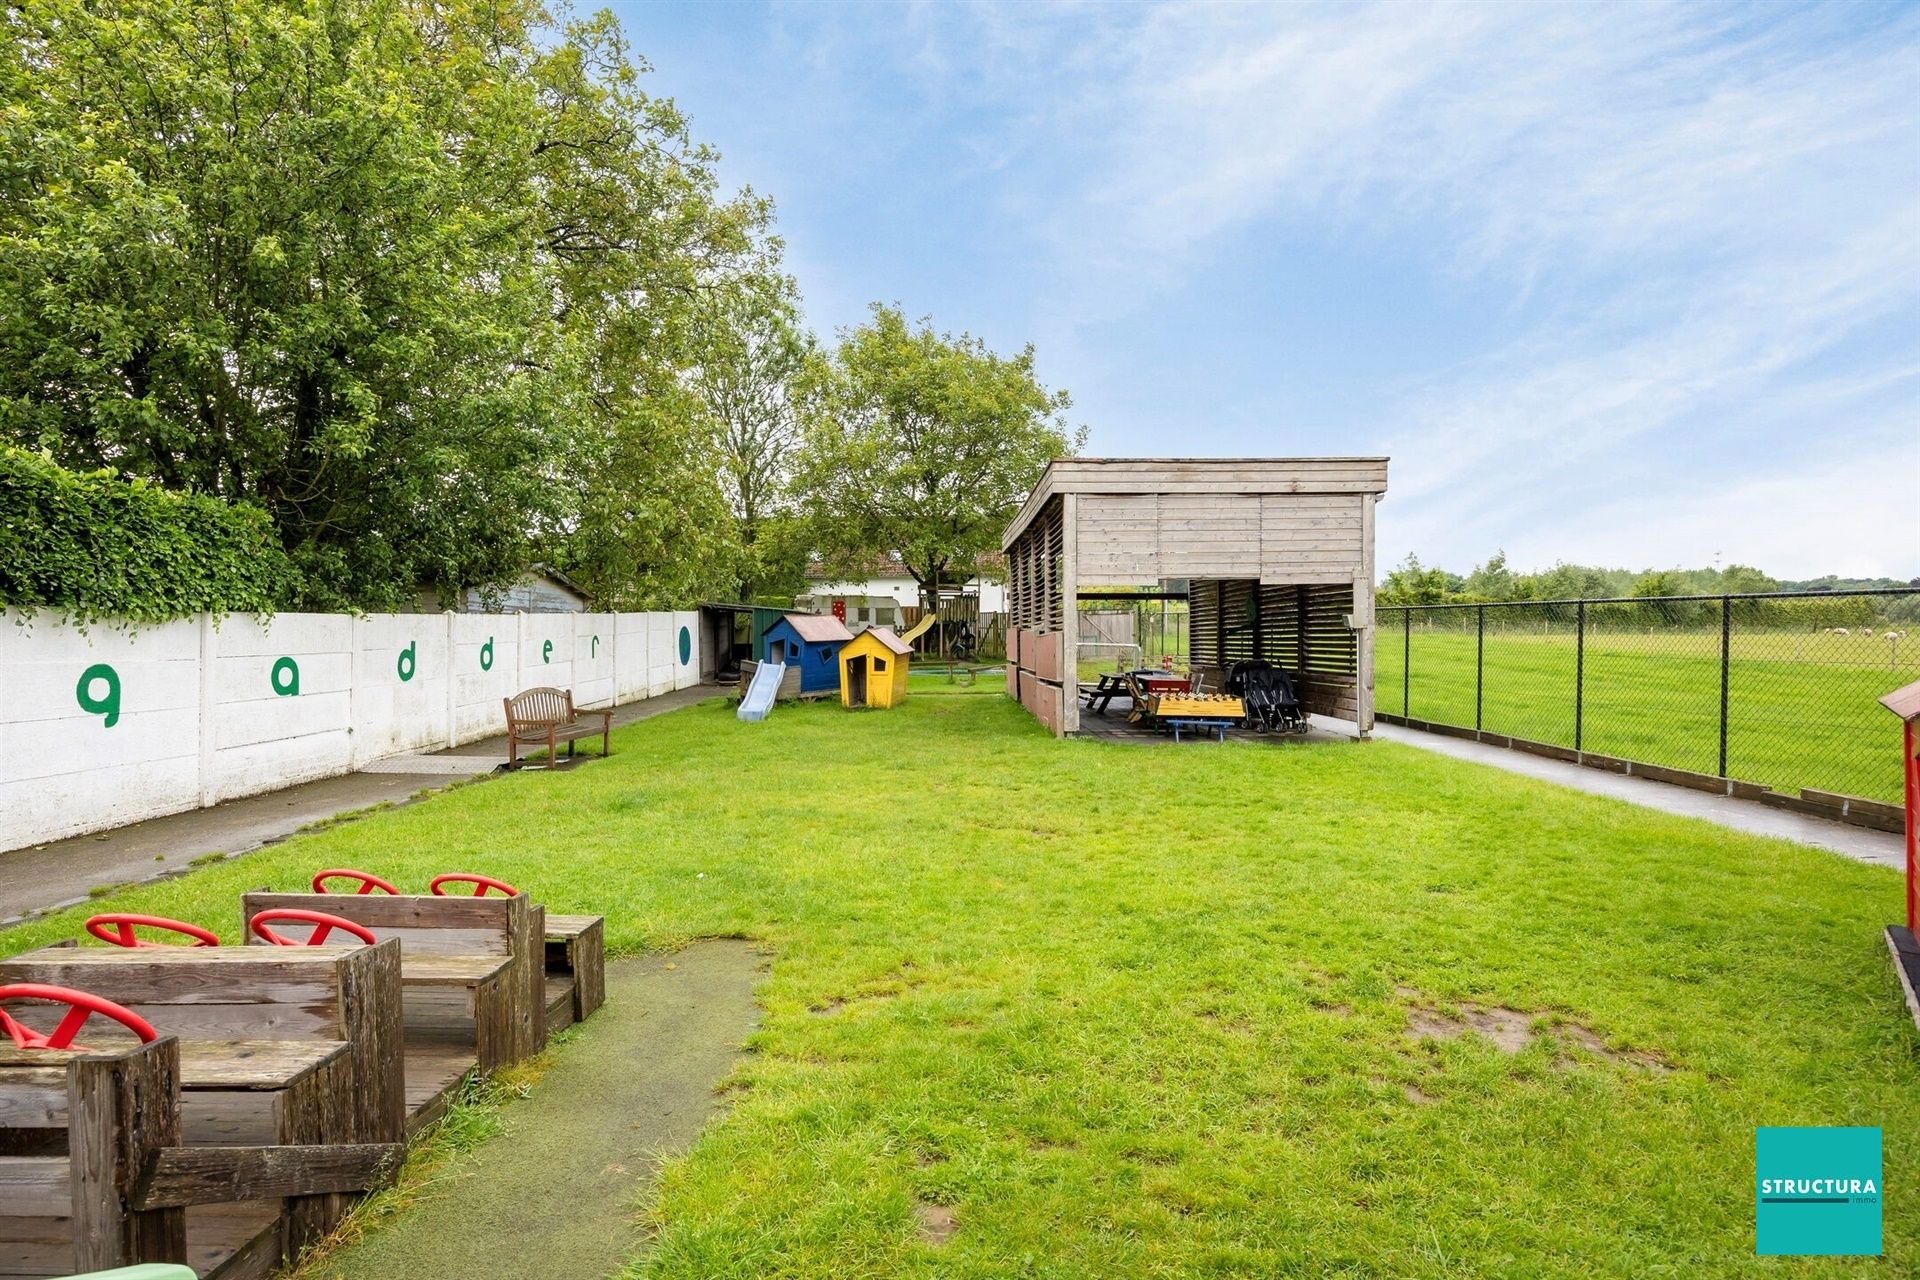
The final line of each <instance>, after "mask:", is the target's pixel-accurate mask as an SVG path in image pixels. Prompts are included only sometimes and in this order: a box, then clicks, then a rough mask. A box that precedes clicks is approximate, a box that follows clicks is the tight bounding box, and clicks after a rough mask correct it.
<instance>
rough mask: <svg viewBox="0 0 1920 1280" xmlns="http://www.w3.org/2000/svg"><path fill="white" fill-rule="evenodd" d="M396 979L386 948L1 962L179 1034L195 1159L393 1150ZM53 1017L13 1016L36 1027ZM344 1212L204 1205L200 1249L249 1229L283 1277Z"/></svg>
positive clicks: (399, 1092) (283, 1200)
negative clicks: (199, 1151)
mask: <svg viewBox="0 0 1920 1280" xmlns="http://www.w3.org/2000/svg"><path fill="white" fill-rule="evenodd" d="M399 976H400V947H399V944H397V943H391V942H389V943H382V944H381V945H379V946H375V947H367V946H352V947H335V946H327V947H299V948H290V947H289V948H274V949H273V950H270V951H269V950H260V949H255V948H246V947H219V948H206V949H200V948H181V949H177V950H176V949H172V948H143V949H140V950H123V949H120V948H112V947H108V948H94V947H84V948H83V947H73V946H55V947H47V948H43V949H42V950H39V951H33V952H28V953H26V954H25V955H21V956H15V957H13V958H11V959H8V960H4V961H0V983H11V982H44V983H50V984H52V985H55V986H66V987H74V988H77V989H79V990H82V991H91V992H93V993H94V994H96V995H100V996H105V997H106V998H107V999H109V1000H113V1001H115V1002H116V1003H119V1004H122V1005H125V1006H127V1007H128V1008H130V1009H132V1010H133V1011H134V1012H135V1013H137V1014H139V1015H140V1016H141V1017H143V1018H145V1019H146V1020H147V1021H148V1022H150V1023H152V1024H153V1026H154V1028H155V1029H156V1030H158V1031H160V1032H161V1033H162V1034H163V1035H165V1034H172V1035H173V1036H175V1037H176V1038H177V1039H178V1044H179V1048H178V1069H177V1074H178V1079H179V1086H180V1098H179V1102H178V1107H179V1111H180V1135H179V1141H181V1142H183V1143H184V1144H185V1145H186V1146H188V1147H219V1148H235V1147H308V1146H323V1145H328V1144H335V1145H340V1144H349V1145H350V1144H383V1143H397V1142H399V1141H400V1140H401V1139H402V1138H403V1136H404V1135H405V1133H406V1098H405V1091H404V1085H405V1077H404V1074H403V1063H402V1060H401V1052H402V1030H401V1025H402V1024H401V988H400V982H399ZM56 1012H57V1011H55V1010H53V1009H52V1008H51V1006H42V1007H39V1008H38V1009H36V1007H35V1006H31V1005H27V1006H22V1007H20V1008H18V1009H16V1010H15V1014H16V1016H17V1017H19V1018H20V1020H21V1021H22V1022H26V1023H29V1024H31V1023H32V1022H33V1021H34V1020H35V1019H36V1018H39V1019H46V1018H49V1017H51V1016H53V1015H54V1014H55V1013H56ZM350 1203H351V1197H350V1196H347V1195H344V1194H340V1193H336V1192H331V1191H327V1192H314V1193H311V1194H306V1195H296V1196H288V1197H274V1196H262V1197H251V1196H250V1197H248V1198H247V1199H245V1200H242V1201H239V1202H236V1203H233V1204H222V1205H218V1206H207V1207H206V1208H205V1209H204V1211H197V1212H196V1218H199V1219H205V1220H206V1221H207V1222H209V1223H213V1224H216V1228H215V1229H212V1234H211V1235H209V1234H208V1233H206V1232H201V1233H198V1234H196V1235H195V1240H196V1241H204V1240H207V1239H212V1240H215V1241H216V1242H217V1243H218V1248H217V1249H216V1252H218V1251H219V1249H225V1248H227V1247H228V1246H230V1245H234V1243H235V1242H234V1240H233V1239H232V1238H231V1237H232V1236H233V1235H234V1233H236V1232H240V1231H241V1230H242V1228H246V1227H248V1226H249V1224H251V1229H250V1230H249V1231H247V1232H246V1234H247V1236H248V1239H247V1240H246V1241H243V1242H241V1243H244V1244H246V1245H247V1247H248V1248H247V1251H250V1250H252V1249H256V1248H257V1249H261V1250H266V1249H268V1248H269V1243H260V1242H258V1241H257V1240H256V1239H255V1238H256V1237H260V1236H263V1235H265V1234H266V1233H268V1232H269V1230H271V1233H272V1236H273V1238H272V1240H271V1242H270V1247H271V1251H272V1253H273V1257H274V1262H275V1264H276V1265H277V1264H278V1262H279V1261H280V1260H281V1259H283V1258H290V1257H293V1256H295V1255H297V1254H298V1252H299V1251H300V1250H301V1249H303V1248H305V1247H306V1246H307V1245H308V1244H310V1243H312V1242H313V1241H314V1240H316V1239H318V1238H319V1237H320V1236H322V1235H324V1234H325V1233H326V1232H327V1231H329V1230H331V1229H332V1227H333V1226H334V1225H336V1224H337V1223H338V1222H339V1220H340V1218H341V1217H342V1216H343V1215H344V1214H345V1212H346V1210H347V1208H348V1207H349V1205H350ZM195 1247H196V1248H199V1247H200V1246H199V1245H197V1244H196V1246H195ZM209 1247H212V1246H209ZM236 1247H237V1246H236ZM201 1260H204V1259H201ZM4 1274H5V1272H4V1270H3V1269H0V1275H4Z"/></svg>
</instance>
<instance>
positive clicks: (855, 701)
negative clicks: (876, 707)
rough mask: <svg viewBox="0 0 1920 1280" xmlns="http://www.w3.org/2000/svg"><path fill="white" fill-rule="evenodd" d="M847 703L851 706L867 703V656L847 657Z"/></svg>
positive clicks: (860, 705) (862, 705) (861, 705)
mask: <svg viewBox="0 0 1920 1280" xmlns="http://www.w3.org/2000/svg"><path fill="white" fill-rule="evenodd" d="M847 705H848V706H850V707H864V706H866V705H867V660H866V659H865V658H848V659H847Z"/></svg>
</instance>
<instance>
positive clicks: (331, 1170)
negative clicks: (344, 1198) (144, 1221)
mask: <svg viewBox="0 0 1920 1280" xmlns="http://www.w3.org/2000/svg"><path fill="white" fill-rule="evenodd" d="M405 1154H406V1148H405V1147H404V1146H402V1145H401V1144H399V1143H360V1144H354V1145H340V1144H328V1145H311V1146H297V1147H170V1148H168V1149H166V1150H164V1151H157V1152H154V1153H153V1154H152V1155H151V1156H149V1157H148V1158H147V1161H146V1163H145V1166H144V1168H143V1170H142V1172H141V1176H140V1179H139V1181H138V1183H137V1184H136V1185H135V1188H134V1193H133V1205H134V1208H136V1209H170V1208H184V1207H186V1206H188V1205H200V1204H227V1203H231V1202H233V1201H237V1200H267V1199H278V1198H280V1197H284V1196H309V1195H318V1194H320V1193H322V1192H329V1191H364V1190H366V1189H368V1188H370V1187H380V1186H386V1185H387V1184H389V1183H390V1182H392V1181H393V1177H394V1175H395V1174H396V1173H397V1172H398V1171H399V1168H400V1161H401V1160H402V1158H403V1157H404V1156H405Z"/></svg>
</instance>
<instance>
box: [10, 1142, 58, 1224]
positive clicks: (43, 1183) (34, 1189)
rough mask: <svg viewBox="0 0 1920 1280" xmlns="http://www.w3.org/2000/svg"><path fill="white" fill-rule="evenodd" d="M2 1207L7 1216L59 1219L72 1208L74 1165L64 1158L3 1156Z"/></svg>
mask: <svg viewBox="0 0 1920 1280" xmlns="http://www.w3.org/2000/svg"><path fill="white" fill-rule="evenodd" d="M0 1205H5V1206H6V1208H7V1212H8V1213H10V1214H11V1213H19V1214H30V1215H33V1216H35V1217H57V1216H59V1215H60V1214H63V1213H66V1212H68V1211H69V1210H70V1209H72V1207H73V1162H72V1161H71V1160H69V1159H68V1158H67V1157H65V1156H0Z"/></svg>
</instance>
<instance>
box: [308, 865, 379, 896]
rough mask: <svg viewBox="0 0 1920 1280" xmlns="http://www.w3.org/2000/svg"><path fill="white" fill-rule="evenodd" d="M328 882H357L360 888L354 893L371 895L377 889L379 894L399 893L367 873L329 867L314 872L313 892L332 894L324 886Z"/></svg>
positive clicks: (346, 868) (377, 877)
mask: <svg viewBox="0 0 1920 1280" xmlns="http://www.w3.org/2000/svg"><path fill="white" fill-rule="evenodd" d="M329 880H358V881H359V882H360V887H359V888H358V889H355V890H354V892H355V893H372V892H373V891H374V890H375V889H378V890H379V891H380V892H381V893H392V894H398V893H399V892H400V891H399V890H398V889H396V888H394V887H393V886H392V885H391V884H389V883H387V882H386V881H385V880H382V879H381V878H380V877H379V876H376V875H374V874H373V873H371V872H368V871H355V870H354V869H353V868H352V867H331V868H329V869H327V870H325V871H317V872H315V873H314V877H313V891H314V892H315V893H332V892H333V890H331V889H329V888H327V885H326V882H327V881H329Z"/></svg>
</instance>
